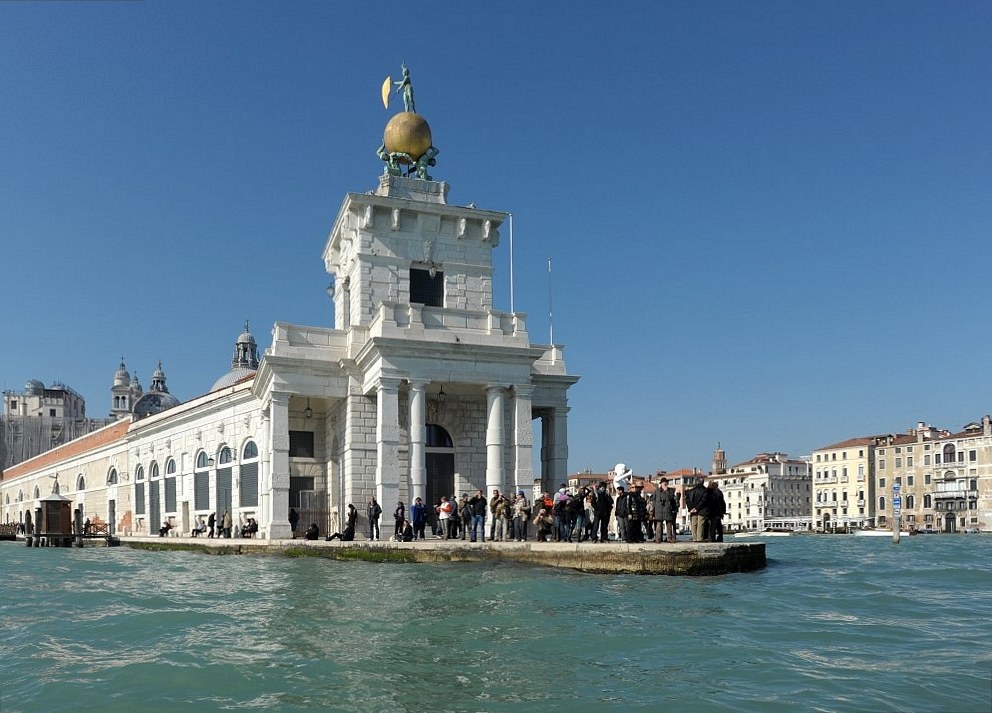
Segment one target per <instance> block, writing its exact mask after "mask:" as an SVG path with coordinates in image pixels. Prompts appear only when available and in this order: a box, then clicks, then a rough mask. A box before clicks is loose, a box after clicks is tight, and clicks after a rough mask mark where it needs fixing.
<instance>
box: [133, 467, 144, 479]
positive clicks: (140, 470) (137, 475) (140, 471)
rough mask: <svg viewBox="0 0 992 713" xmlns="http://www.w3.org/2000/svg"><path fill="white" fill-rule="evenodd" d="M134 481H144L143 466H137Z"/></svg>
mask: <svg viewBox="0 0 992 713" xmlns="http://www.w3.org/2000/svg"><path fill="white" fill-rule="evenodd" d="M134 479H135V480H144V479H145V467H144V466H142V465H139V466H138V468H137V469H136V470H135V471H134Z"/></svg>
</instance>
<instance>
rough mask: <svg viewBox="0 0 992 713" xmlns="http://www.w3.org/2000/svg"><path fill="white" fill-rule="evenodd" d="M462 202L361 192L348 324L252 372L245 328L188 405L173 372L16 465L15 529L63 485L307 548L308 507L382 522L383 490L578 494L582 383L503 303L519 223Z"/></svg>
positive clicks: (326, 520)
mask: <svg viewBox="0 0 992 713" xmlns="http://www.w3.org/2000/svg"><path fill="white" fill-rule="evenodd" d="M447 191H448V186H447V184H446V183H442V182H436V181H432V180H422V179H417V178H407V177H402V176H396V175H383V176H381V178H380V180H379V185H378V187H377V188H376V190H374V191H370V192H368V193H349V194H348V195H347V196H345V198H344V201H343V203H342V205H341V209H340V211H339V212H338V215H337V217H336V219H335V220H334V223H333V227H332V229H331V231H330V235H329V236H328V238H327V242H326V245H325V246H324V251H323V258H324V263H325V266H326V268H327V271H328V272H329V273H330V274H331V275H332V276H333V277H334V280H335V282H334V284H335V285H336V289H335V291H334V295H333V297H334V309H335V315H336V316H337V317H336V321H337V327H336V328H333V329H332V328H329V327H324V326H312V327H311V326H301V325H295V324H290V323H288V322H277V323H276V324H275V325H274V327H273V330H272V344H271V346H270V347H269V348H268V349H266V351H265V354H264V355H263V357H262V359H261V360H260V362H256V363H255V364H252V363H251V359H250V358H249V356H250V355H249V352H251V351H252V350H253V349H254V338H253V337H252V336H251V334H250V333H248V331H247V327H246V330H245V333H243V334H242V335H241V337H239V340H238V343H237V345H236V347H235V359H234V361H233V362H232V370H231V372H229V373H228V374H226V375H225V376H224V377H222V378H221V379H219V380H218V382H217V384H215V387H214V390H212V391H211V392H210V393H208V394H205V395H203V396H201V397H198V398H195V399H192V400H190V401H188V402H186V403H183V404H176V403H175V399H174V398H173V397H171V394H168V391H167V389H165V390H164V391H163V389H164V383H165V380H164V373H162V374H160V372H161V368H160V369H159V371H157V372H156V375H155V376H156V377H159V376H161V379H153V388H150V389H149V391H148V392H147V393H145V394H144V395H143V396H142V397H141V398H139V399H137V400H136V401H135V402H134V403H133V405H132V415H131V418H130V419H129V420H124V421H121V422H120V423H116V424H112V425H110V426H107V427H106V428H104V429H101V430H100V431H97V432H95V433H93V434H90V435H89V436H87V437H84V438H82V439H79V440H78V441H74V442H72V443H69V444H67V445H66V446H63V447H62V448H60V449H56V450H55V451H50V452H48V453H45V454H42V455H40V456H37V457H36V458H33V459H30V460H28V461H26V462H24V463H22V464H20V465H18V466H15V467H14V468H12V469H10V470H9V471H7V472H6V473H5V474H4V477H3V480H2V483H0V499H2V515H3V519H4V520H5V521H8V522H12V521H17V520H23V516H24V512H25V511H28V510H33V508H34V507H36V506H37V503H36V502H35V501H36V500H37V499H38V498H39V497H40V496H44V495H46V494H48V492H49V491H50V487H51V486H50V484H51V478H52V477H53V476H55V475H56V474H57V475H58V476H59V480H60V483H61V484H62V489H61V493H62V494H63V495H66V496H68V497H70V498H72V499H73V500H74V503H75V504H78V505H82V506H83V511H84V513H85V514H86V516H88V517H91V518H93V517H99V518H101V519H104V520H107V521H109V522H110V523H111V524H112V525H113V526H114V527H115V529H117V530H118V531H130V532H134V533H143V534H149V533H155V532H156V531H157V530H158V528H159V526H160V525H161V523H162V521H165V520H168V521H170V522H171V523H172V524H173V525H174V526H175V527H176V530H177V531H178V532H180V533H188V532H189V530H190V528H191V526H192V523H193V522H194V518H198V517H201V516H202V517H206V516H208V515H209V514H210V513H217V514H223V512H224V511H230V512H231V513H232V515H233V518H234V522H235V523H236V524H237V523H239V522H243V521H245V519H246V518H247V517H254V518H256V519H257V521H258V523H259V526H260V534H261V536H263V537H270V538H278V537H287V536H289V534H290V529H289V522H288V512H289V509H290V507H295V508H296V509H297V510H298V511H300V513H301V516H302V517H301V524H302V525H306V524H309V521H314V522H318V524H319V526H320V527H321V530H322V531H323V530H325V528H327V527H333V526H335V524H336V523H335V519H336V514H337V513H338V512H340V510H341V509H342V507H343V506H344V505H345V504H347V503H354V504H355V505H356V507H357V508H358V510H359V512H360V513H363V515H364V510H365V507H364V506H365V503H366V500H367V498H368V497H369V496H373V495H374V496H376V497H377V498H378V500H379V502H380V503H381V504H382V506H383V509H384V510H385V511H386V512H390V511H391V509H392V507H393V506H395V503H396V502H397V501H400V500H401V501H403V502H405V503H410V502H412V500H413V499H414V498H415V497H422V498H424V499H425V501H427V502H434V501H436V500H437V499H438V498H439V497H440V496H441V495H453V494H454V493H456V492H461V491H471V490H475V489H477V488H486V489H491V488H500V489H507V488H511V487H512V488H522V489H524V490H526V491H527V492H531V490H532V489H533V488H534V487H535V486H538V487H540V488H541V489H550V488H551V486H552V485H555V484H557V483H560V482H564V481H565V480H566V478H567V472H568V471H567V459H568V435H567V434H568V431H567V414H568V410H569V407H568V399H567V391H568V388H569V387H570V386H571V385H572V384H574V383H575V382H576V381H577V380H578V377H576V376H573V375H570V374H569V373H568V370H567V369H566V366H565V362H564V359H563V351H562V347H561V346H559V345H535V344H532V343H531V341H530V338H529V336H528V333H527V328H526V323H525V315H524V314H521V313H513V314H511V313H506V312H500V311H497V310H495V309H494V308H493V282H492V281H493V263H492V252H493V250H494V249H495V248H496V246H497V245H498V244H499V240H500V232H499V229H500V226H501V224H502V223H503V220H504V219H505V218H506V215H507V214H506V213H501V212H497V211H489V210H480V209H478V208H475V207H473V206H468V207H466V206H454V205H449V204H448V203H447ZM249 340H250V342H249ZM254 366H257V371H256V370H255V369H254ZM122 369H123V365H122ZM120 377H121V378H120V379H116V380H115V386H118V387H119V388H118V391H120V392H121V393H120V394H117V393H116V392H115V396H119V397H121V398H123V397H124V396H125V393H124V388H123V387H124V379H123V375H120ZM118 380H119V381H120V382H121V383H120V384H117V383H116V381H118ZM152 394H156V395H157V396H156V398H155V399H153V400H152V403H150V404H149V403H148V397H149V396H150V395H152ZM121 403H122V401H120V400H118V401H115V402H114V404H115V408H120V406H121ZM143 403H144V404H145V405H146V408H139V405H141V404H143ZM535 419H537V420H538V421H539V423H540V428H541V432H540V433H541V446H542V447H541V451H540V454H534V453H533V445H534V441H535V439H534V433H533V430H532V429H533V425H532V424H533V421H534V420H535ZM536 455H538V456H539V463H540V466H539V471H538V472H535V468H534V465H533V463H534V461H535V460H536V458H535V456H536ZM75 504H74V507H75Z"/></svg>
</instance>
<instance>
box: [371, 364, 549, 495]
mask: <svg viewBox="0 0 992 713" xmlns="http://www.w3.org/2000/svg"><path fill="white" fill-rule="evenodd" d="M383 381H384V382H385V381H387V380H385V379H384V380H383ZM389 381H395V382H397V383H396V384H395V385H393V384H389V383H386V384H383V383H380V385H379V413H378V415H379V421H378V423H377V426H378V427H379V430H378V434H379V446H380V448H379V451H378V453H377V455H378V471H379V472H378V474H377V475H378V476H379V477H377V478H376V480H377V482H378V484H379V488H380V489H381V488H382V484H383V483H386V482H395V483H396V489H397V491H398V489H399V469H398V466H395V464H396V462H397V459H396V457H395V456H396V455H398V453H397V451H393V450H390V451H387V453H388V454H389V455H392V456H393V458H392V460H384V459H383V450H382V447H383V445H384V444H383V440H384V439H388V438H389V436H390V432H389V431H388V430H384V429H383V426H385V422H384V419H388V420H391V422H392V423H394V424H398V423H399V420H398V415H399V414H398V407H397V406H395V404H396V403H398V394H399V383H400V382H401V380H400V379H394V380H389ZM409 383H410V499H411V501H413V500H415V499H416V498H425V497H426V493H427V469H426V468H425V466H424V463H425V459H424V447H425V441H426V438H425V435H426V429H425V423H426V420H427V418H426V414H427V412H426V405H427V395H426V392H425V388H426V386H427V382H426V381H415V380H410V382H409ZM533 393H534V387H533V386H531V385H530V384H523V385H516V386H514V387H513V395H514V411H513V424H514V426H513V427H514V438H513V462H514V485H515V486H516V487H518V488H529V487H531V485H533V482H534V468H533V466H532V451H533V447H534V433H533V430H532V428H531V419H532V415H531V396H532V395H533ZM384 395H385V396H386V399H385V401H386V403H393V404H394V406H393V407H392V408H393V413H387V411H389V408H387V407H386V406H385V404H384V400H383V396H384ZM506 396H507V387H505V386H503V385H501V384H489V385H487V386H486V492H489V491H491V490H492V489H493V488H499V489H500V490H502V489H503V488H505V487H506V484H507V483H506V475H505V472H504V468H503V463H504V459H503V453H504V447H505V444H506V435H505V433H504V431H505V428H504V426H503V424H504V422H505V421H504V409H505V408H506ZM398 441H399V428H398V425H397V429H396V442H395V444H392V443H391V444H390V445H389V447H390V448H393V447H395V448H397V449H398ZM390 464H394V467H396V472H395V473H390V472H388V469H389V468H390ZM393 494H394V495H396V496H397V497H398V492H397V493H393ZM394 499H395V498H393V499H391V500H389V501H388V502H393V500H394Z"/></svg>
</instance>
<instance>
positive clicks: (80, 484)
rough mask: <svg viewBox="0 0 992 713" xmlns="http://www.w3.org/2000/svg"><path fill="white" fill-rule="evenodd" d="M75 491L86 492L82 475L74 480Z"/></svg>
mask: <svg viewBox="0 0 992 713" xmlns="http://www.w3.org/2000/svg"><path fill="white" fill-rule="evenodd" d="M76 490H86V478H84V477H83V474H82V473H80V474H79V476H78V477H77V478H76Z"/></svg>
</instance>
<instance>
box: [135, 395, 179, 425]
mask: <svg viewBox="0 0 992 713" xmlns="http://www.w3.org/2000/svg"><path fill="white" fill-rule="evenodd" d="M178 405H179V399H177V398H176V397H175V396H173V395H172V394H170V393H169V392H168V391H149V392H148V393H147V394H145V395H144V396H142V397H141V398H140V399H138V400H137V401H135V402H134V408H132V409H131V412H132V413H133V414H134V415H135V416H137V417H138V418H145V417H146V416H154V415H155V414H157V413H162V412H163V411H165V410H167V409H170V408H172V407H173V406H178Z"/></svg>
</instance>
